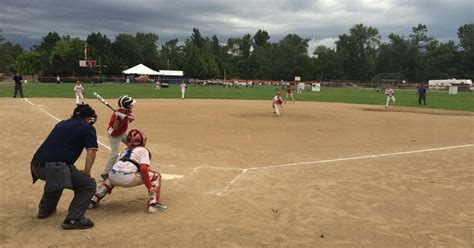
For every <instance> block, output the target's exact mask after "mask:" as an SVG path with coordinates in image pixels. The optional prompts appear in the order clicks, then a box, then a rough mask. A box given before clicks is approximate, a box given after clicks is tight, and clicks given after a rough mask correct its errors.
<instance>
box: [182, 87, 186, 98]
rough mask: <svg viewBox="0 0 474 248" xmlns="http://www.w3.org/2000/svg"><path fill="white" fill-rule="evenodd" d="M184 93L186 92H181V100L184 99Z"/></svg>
mask: <svg viewBox="0 0 474 248" xmlns="http://www.w3.org/2000/svg"><path fill="white" fill-rule="evenodd" d="M185 93H186V90H185V89H182V90H181V99H184V94H185Z"/></svg>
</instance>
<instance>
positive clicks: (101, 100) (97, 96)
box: [94, 92, 115, 112]
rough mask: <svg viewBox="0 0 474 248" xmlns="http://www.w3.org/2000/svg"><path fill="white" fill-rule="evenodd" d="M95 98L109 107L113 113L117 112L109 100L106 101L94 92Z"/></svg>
mask: <svg viewBox="0 0 474 248" xmlns="http://www.w3.org/2000/svg"><path fill="white" fill-rule="evenodd" d="M94 96H95V97H96V98H97V100H99V101H100V102H101V103H102V104H104V105H105V106H107V107H109V108H110V109H111V110H112V111H114V112H115V109H114V108H112V106H110V104H109V103H108V102H107V100H105V99H104V98H103V97H101V96H100V95H99V94H98V93H97V92H94Z"/></svg>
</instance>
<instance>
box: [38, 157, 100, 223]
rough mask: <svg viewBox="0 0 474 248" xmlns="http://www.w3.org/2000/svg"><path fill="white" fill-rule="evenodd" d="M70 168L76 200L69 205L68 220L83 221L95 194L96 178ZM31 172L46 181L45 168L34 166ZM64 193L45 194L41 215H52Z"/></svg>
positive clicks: (40, 206)
mask: <svg viewBox="0 0 474 248" xmlns="http://www.w3.org/2000/svg"><path fill="white" fill-rule="evenodd" d="M70 167H71V181H72V187H73V190H74V198H73V199H72V201H71V204H70V205H69V213H68V215H67V217H66V219H67V220H69V219H81V218H84V214H85V213H86V211H87V208H88V206H89V203H90V201H91V199H92V196H93V195H94V193H95V188H96V183H95V180H94V178H92V177H89V176H87V175H85V174H84V173H82V172H80V171H79V170H77V168H76V167H75V166H70ZM31 171H32V173H33V174H34V175H35V176H36V177H38V178H39V179H41V180H45V173H46V170H45V168H44V167H41V166H34V165H32V167H31ZM62 193H63V189H61V190H58V191H53V192H43V197H42V198H41V201H40V203H39V213H50V212H52V211H54V210H55V209H56V206H57V205H58V202H59V199H60V198H61V195H62Z"/></svg>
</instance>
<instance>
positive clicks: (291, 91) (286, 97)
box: [285, 83, 296, 104]
mask: <svg viewBox="0 0 474 248" xmlns="http://www.w3.org/2000/svg"><path fill="white" fill-rule="evenodd" d="M285 91H286V95H285V104H286V100H288V96H291V99H293V103H296V102H295V98H294V97H293V88H291V85H290V83H288V84H287V85H286V89H285Z"/></svg>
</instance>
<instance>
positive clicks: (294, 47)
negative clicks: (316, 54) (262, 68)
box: [272, 34, 311, 80]
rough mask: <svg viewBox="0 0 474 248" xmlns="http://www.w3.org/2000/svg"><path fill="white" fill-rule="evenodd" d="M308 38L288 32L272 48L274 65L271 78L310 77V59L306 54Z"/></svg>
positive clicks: (291, 78)
mask: <svg viewBox="0 0 474 248" xmlns="http://www.w3.org/2000/svg"><path fill="white" fill-rule="evenodd" d="M308 42H309V39H303V38H301V37H300V36H299V35H297V34H289V35H287V36H285V37H283V39H281V40H280V41H279V43H278V44H277V45H276V46H275V48H274V49H273V53H274V57H273V58H274V64H273V65H274V66H273V73H272V77H273V78H272V79H284V80H293V79H294V76H301V77H302V78H303V80H304V79H309V78H311V59H310V57H309V56H308Z"/></svg>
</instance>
